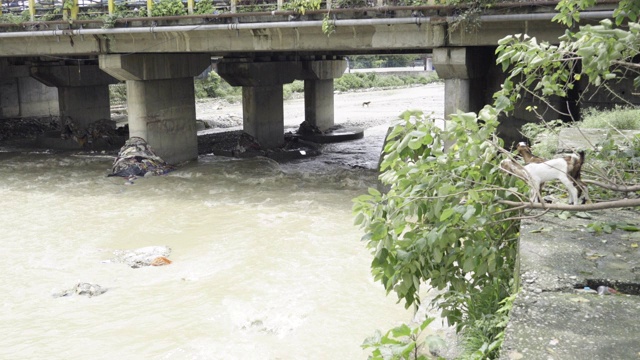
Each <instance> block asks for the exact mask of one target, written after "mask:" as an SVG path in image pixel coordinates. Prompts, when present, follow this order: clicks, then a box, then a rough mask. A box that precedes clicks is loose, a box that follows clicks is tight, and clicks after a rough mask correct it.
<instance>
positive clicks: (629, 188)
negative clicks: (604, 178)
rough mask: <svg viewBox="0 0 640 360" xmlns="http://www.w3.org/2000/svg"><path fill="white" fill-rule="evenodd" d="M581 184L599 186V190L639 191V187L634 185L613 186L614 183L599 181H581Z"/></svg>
mask: <svg viewBox="0 0 640 360" xmlns="http://www.w3.org/2000/svg"><path fill="white" fill-rule="evenodd" d="M582 182H583V183H586V184H591V185H595V186H599V187H601V188H605V189H607V190H613V191H621V192H634V191H640V185H638V184H636V185H618V184H614V183H603V182H600V181H596V180H588V179H586V180H582Z"/></svg>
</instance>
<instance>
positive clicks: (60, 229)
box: [0, 85, 442, 359]
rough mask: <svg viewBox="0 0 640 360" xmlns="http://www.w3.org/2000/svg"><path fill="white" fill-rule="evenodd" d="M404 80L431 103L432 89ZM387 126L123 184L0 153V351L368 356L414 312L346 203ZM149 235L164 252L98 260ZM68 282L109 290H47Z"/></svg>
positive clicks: (106, 158)
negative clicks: (165, 256) (287, 157)
mask: <svg viewBox="0 0 640 360" xmlns="http://www.w3.org/2000/svg"><path fill="white" fill-rule="evenodd" d="M415 89H418V90H415ZM414 91H424V92H425V96H427V95H428V94H431V92H434V91H435V92H436V95H433V96H435V98H436V100H437V101H436V102H435V103H436V104H435V105H434V103H433V102H426V103H427V104H428V105H426V106H427V107H433V106H437V103H438V102H439V101H441V97H442V96H441V95H440V93H441V92H442V86H441V85H440V86H436V87H431V88H429V87H420V88H414ZM344 96H346V97H348V96H349V95H344ZM421 96H422V95H421ZM429 96H431V95H429ZM358 101H359V100H358ZM374 104H375V102H372V105H374ZM424 104H425V103H424V102H423V103H422V105H424ZM401 106H404V104H403V105H401ZM360 107H361V106H360ZM414 107H415V106H414ZM387 110H388V109H387ZM402 110H404V109H398V112H397V113H398V114H399V113H400V112H401V111H402ZM424 110H425V111H436V112H438V111H440V112H441V111H442V110H441V108H427V109H424ZM341 116H343V115H338V114H337V117H336V118H337V119H339V118H340V117H341ZM391 120H393V119H389V121H391ZM360 122H361V123H363V124H364V123H366V119H364V120H360ZM386 128H387V125H386V124H385V123H384V122H382V123H381V122H379V121H374V122H373V123H372V126H371V127H367V130H366V132H365V138H364V139H362V140H358V141H353V142H348V143H342V144H332V145H327V146H325V147H324V149H323V152H324V153H323V155H321V156H318V157H315V158H312V159H303V160H299V161H295V162H290V163H284V164H278V163H276V162H274V161H272V160H270V159H265V158H254V159H242V160H238V159H230V158H224V157H218V156H215V155H203V156H200V158H199V159H198V161H197V162H192V163H189V164H187V165H185V166H183V167H181V168H180V169H179V170H177V171H175V172H172V173H170V174H168V175H167V176H161V177H151V178H142V179H138V180H136V181H135V183H134V184H133V185H125V181H124V180H123V179H122V178H114V177H106V174H107V173H108V172H109V170H110V167H111V165H112V163H113V156H110V155H106V154H91V153H70V152H64V153H60V152H58V153H56V152H48V151H45V152H42V151H27V150H20V149H4V151H3V152H0V206H1V207H2V209H3V211H2V213H1V214H0V230H1V234H0V236H1V238H0V239H1V240H0V244H1V245H0V251H1V252H2V258H3V259H4V260H3V261H2V262H1V263H0V291H1V292H2V294H3V295H2V302H1V304H2V307H1V308H0V320H1V321H2V325H1V329H2V331H1V335H2V336H0V359H45V358H46V359H87V358H96V359H366V357H367V354H368V352H366V351H364V350H362V349H361V347H360V344H361V343H362V342H363V340H364V339H365V338H366V337H367V336H370V335H372V334H373V333H374V331H375V330H376V329H380V330H386V329H389V328H391V327H393V326H396V325H398V324H400V323H402V322H407V321H409V320H410V319H411V317H412V313H411V312H410V311H408V310H405V309H404V307H403V305H402V304H396V299H395V295H394V294H390V295H389V296H387V295H386V294H385V291H384V289H383V287H382V286H381V285H380V284H379V283H375V282H373V280H372V277H371V275H370V270H369V264H370V261H371V256H370V254H369V252H368V250H366V248H365V246H364V243H363V242H361V241H360V240H359V239H360V237H361V236H362V231H361V230H360V229H358V228H356V227H355V226H354V225H353V215H352V211H351V206H352V202H351V200H352V199H353V198H354V197H356V196H358V195H360V194H362V193H364V192H366V189H367V187H369V186H373V185H374V184H375V179H376V171H375V167H376V165H377V161H378V153H379V151H380V148H381V146H382V139H383V136H384V133H385V132H386ZM154 245H166V246H169V247H170V248H171V249H172V253H171V255H170V256H169V259H171V260H172V261H173V263H172V264H170V265H167V266H161V267H142V268H137V269H133V268H130V267H128V266H126V265H125V264H121V263H115V262H109V261H108V260H110V259H112V258H113V257H114V251H116V250H119V249H136V248H140V247H145V246H154ZM79 282H90V283H95V284H98V285H100V286H103V287H106V288H108V291H107V292H106V293H104V294H102V295H100V296H94V297H85V296H79V295H76V296H69V297H54V296H52V295H53V294H55V293H57V292H61V291H64V290H66V289H69V288H72V287H73V286H74V285H75V284H77V283H79Z"/></svg>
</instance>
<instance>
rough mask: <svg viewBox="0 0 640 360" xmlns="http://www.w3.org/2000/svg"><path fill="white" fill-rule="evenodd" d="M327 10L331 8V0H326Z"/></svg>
mask: <svg viewBox="0 0 640 360" xmlns="http://www.w3.org/2000/svg"><path fill="white" fill-rule="evenodd" d="M327 10H331V0H327Z"/></svg>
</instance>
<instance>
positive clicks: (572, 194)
mask: <svg viewBox="0 0 640 360" xmlns="http://www.w3.org/2000/svg"><path fill="white" fill-rule="evenodd" d="M558 180H560V182H561V183H562V184H564V186H565V187H566V188H567V190H568V191H569V205H576V204H578V189H576V187H575V186H573V182H572V181H571V180H569V178H568V177H567V176H560V177H558Z"/></svg>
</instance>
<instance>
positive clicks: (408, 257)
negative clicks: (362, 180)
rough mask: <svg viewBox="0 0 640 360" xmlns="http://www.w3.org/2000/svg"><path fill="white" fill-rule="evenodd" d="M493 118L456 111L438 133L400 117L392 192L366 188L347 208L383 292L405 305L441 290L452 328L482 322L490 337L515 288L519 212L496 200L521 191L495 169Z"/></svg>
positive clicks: (427, 123) (385, 174)
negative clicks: (428, 290)
mask: <svg viewBox="0 0 640 360" xmlns="http://www.w3.org/2000/svg"><path fill="white" fill-rule="evenodd" d="M495 115H496V114H495V113H493V112H492V111H491V110H487V111H484V112H482V113H481V114H480V117H479V118H477V117H476V116H475V114H458V115H455V116H453V117H452V120H451V121H450V122H448V124H447V129H446V130H443V129H441V128H440V127H438V126H436V124H435V122H434V121H433V120H432V119H430V118H429V117H425V116H423V115H422V114H420V113H412V112H407V113H405V114H404V115H403V119H402V121H401V123H400V124H398V125H396V126H395V127H394V128H393V130H392V132H391V133H390V134H389V136H388V139H390V140H389V142H388V144H387V145H386V147H385V149H384V152H385V155H384V160H383V161H382V163H381V170H382V174H381V175H380V180H381V182H382V183H383V184H385V185H387V186H388V187H389V191H388V192H386V193H380V192H379V191H378V190H375V189H370V190H369V194H367V195H362V196H360V197H358V198H357V199H355V205H354V211H355V212H356V214H357V217H356V220H355V221H356V224H358V225H360V226H362V227H363V228H364V229H365V235H364V237H363V240H364V241H366V243H367V247H368V248H369V249H371V251H372V254H373V261H372V264H371V268H372V273H373V275H374V278H375V279H376V280H377V281H380V282H381V283H382V284H383V285H384V287H385V289H386V290H387V292H391V291H393V292H395V293H396V295H397V296H398V298H399V299H402V300H404V303H405V306H407V307H408V306H410V305H412V304H416V303H419V302H420V298H419V291H420V289H421V285H422V284H425V283H426V284H428V285H429V286H430V287H433V288H435V289H438V290H442V291H443V292H442V293H441V294H440V295H438V296H437V297H436V299H435V303H437V304H438V307H439V308H440V309H441V310H442V315H443V316H444V317H446V318H447V320H448V321H449V323H451V324H455V325H457V327H458V329H462V328H464V327H467V326H475V325H478V324H476V323H477V322H484V323H485V324H484V325H482V326H484V330H485V331H487V332H488V333H490V332H491V331H492V330H493V331H496V332H499V331H500V329H499V328H497V327H496V324H498V323H501V322H502V319H501V318H500V319H498V317H496V316H495V314H496V312H497V310H498V309H499V308H500V306H501V305H500V302H501V300H502V299H504V298H506V297H507V296H508V295H509V294H510V293H511V291H512V290H513V289H512V280H513V271H514V268H513V265H514V260H515V249H516V239H517V237H518V231H519V226H518V224H519V222H518V221H517V220H514V219H513V216H514V215H518V213H517V212H514V211H509V210H508V209H507V208H506V207H505V206H504V205H501V204H500V203H498V200H499V199H507V198H514V199H515V197H514V191H515V192H518V187H521V186H522V185H523V184H522V183H521V182H519V181H517V180H516V179H515V178H513V177H509V176H505V174H504V173H502V172H501V171H500V170H499V166H498V163H499V157H498V156H497V155H498V152H497V148H496V146H499V145H500V141H499V140H496V139H494V138H493V134H494V131H495V128H496V126H497V120H496V117H495ZM452 142H453V143H454V145H453V147H452V148H451V149H450V151H445V149H444V145H445V144H449V143H452ZM487 307H488V308H489V309H488V308H487ZM488 335H489V334H488ZM494 335H496V334H494ZM489 337H490V336H489ZM498 345H499V342H498V343H496V344H494V345H493V347H492V348H491V350H495V349H496V348H497V346H498Z"/></svg>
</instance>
